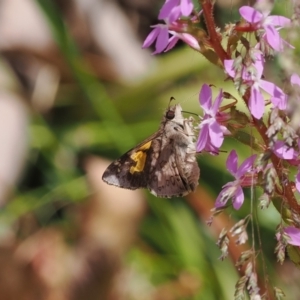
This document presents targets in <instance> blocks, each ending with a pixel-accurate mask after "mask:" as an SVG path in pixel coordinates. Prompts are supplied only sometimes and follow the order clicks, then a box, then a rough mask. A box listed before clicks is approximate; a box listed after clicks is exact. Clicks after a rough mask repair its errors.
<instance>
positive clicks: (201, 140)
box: [196, 125, 209, 152]
mask: <svg viewBox="0 0 300 300" xmlns="http://www.w3.org/2000/svg"><path fill="white" fill-rule="evenodd" d="M208 133H209V129H208V126H207V125H205V126H203V127H202V129H201V131H200V134H199V137H198V141H197V147H196V150H197V152H201V151H202V150H203V149H204V148H205V146H206V144H207V139H208Z"/></svg>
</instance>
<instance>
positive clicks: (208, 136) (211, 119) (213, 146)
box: [196, 84, 229, 154]
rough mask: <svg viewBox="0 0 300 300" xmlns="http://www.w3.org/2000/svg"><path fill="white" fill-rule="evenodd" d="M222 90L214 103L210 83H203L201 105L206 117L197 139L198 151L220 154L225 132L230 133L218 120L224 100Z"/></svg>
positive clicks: (200, 96)
mask: <svg viewBox="0 0 300 300" xmlns="http://www.w3.org/2000/svg"><path fill="white" fill-rule="evenodd" d="M222 95H223V93H222V90H221V91H220V93H219V95H218V96H217V98H216V100H215V102H214V104H212V91H211V88H210V87H209V85H207V84H203V86H202V88H201V91H200V94H199V102H200V106H201V107H202V109H203V110H204V117H203V120H202V122H201V123H200V126H199V127H200V134H199V137H198V141H197V147H196V149H197V151H198V152H201V151H203V150H204V151H207V152H210V153H211V154H218V153H219V148H220V147H221V145H222V143H223V141H224V133H229V132H228V130H227V128H226V127H225V126H223V125H220V124H219V122H218V120H219V119H220V118H222V115H221V114H220V113H219V112H218V109H219V106H220V104H221V101H222Z"/></svg>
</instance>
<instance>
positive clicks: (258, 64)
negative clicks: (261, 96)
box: [253, 53, 265, 79]
mask: <svg viewBox="0 0 300 300" xmlns="http://www.w3.org/2000/svg"><path fill="white" fill-rule="evenodd" d="M254 57H255V62H254V64H253V66H254V67H255V69H256V78H257V79H260V78H261V76H262V73H263V71H264V64H265V60H264V58H263V56H262V54H261V53H255V54H254Z"/></svg>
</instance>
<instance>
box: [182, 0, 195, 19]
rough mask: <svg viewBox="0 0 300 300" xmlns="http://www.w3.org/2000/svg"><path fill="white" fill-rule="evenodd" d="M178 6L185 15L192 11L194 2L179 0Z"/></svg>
mask: <svg viewBox="0 0 300 300" xmlns="http://www.w3.org/2000/svg"><path fill="white" fill-rule="evenodd" d="M180 8H181V12H182V15H183V16H185V17H187V16H189V15H190V14H191V13H192V11H193V8H194V4H193V2H192V1H191V0H181V3H180Z"/></svg>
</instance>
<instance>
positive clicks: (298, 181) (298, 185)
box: [295, 169, 300, 193]
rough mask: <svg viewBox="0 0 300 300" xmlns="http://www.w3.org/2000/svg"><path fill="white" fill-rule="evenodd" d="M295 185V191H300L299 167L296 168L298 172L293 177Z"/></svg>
mask: <svg viewBox="0 0 300 300" xmlns="http://www.w3.org/2000/svg"><path fill="white" fill-rule="evenodd" d="M295 185H296V189H297V191H298V192H299V193H300V169H298V173H297V175H296V177H295Z"/></svg>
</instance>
